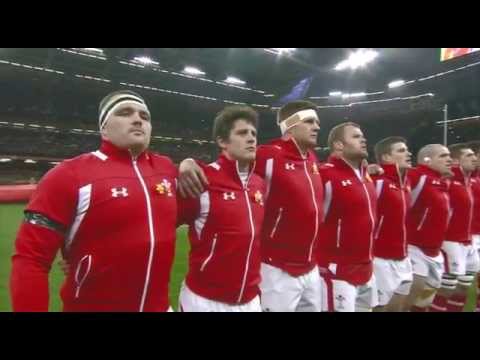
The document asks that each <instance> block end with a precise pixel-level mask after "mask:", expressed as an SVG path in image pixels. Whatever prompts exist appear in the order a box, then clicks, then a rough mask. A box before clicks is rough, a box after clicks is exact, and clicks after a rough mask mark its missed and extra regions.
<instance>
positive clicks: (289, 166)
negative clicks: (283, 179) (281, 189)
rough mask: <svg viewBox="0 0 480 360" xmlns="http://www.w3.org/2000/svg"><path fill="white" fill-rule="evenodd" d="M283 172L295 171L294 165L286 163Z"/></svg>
mask: <svg viewBox="0 0 480 360" xmlns="http://www.w3.org/2000/svg"><path fill="white" fill-rule="evenodd" d="M285 170H295V164H292V163H286V164H285Z"/></svg>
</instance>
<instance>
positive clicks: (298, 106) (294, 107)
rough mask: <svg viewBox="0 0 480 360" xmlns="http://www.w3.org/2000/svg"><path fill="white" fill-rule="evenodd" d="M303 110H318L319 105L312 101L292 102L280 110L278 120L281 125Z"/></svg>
mask: <svg viewBox="0 0 480 360" xmlns="http://www.w3.org/2000/svg"><path fill="white" fill-rule="evenodd" d="M302 110H315V111H316V110H317V105H316V104H314V103H313V102H311V101H307V100H296V101H291V102H289V103H287V104H285V105H283V106H282V107H281V108H280V110H278V115H277V120H278V123H281V122H283V121H285V120H286V119H288V118H289V117H290V116H292V115H294V114H296V113H297V112H299V111H302Z"/></svg>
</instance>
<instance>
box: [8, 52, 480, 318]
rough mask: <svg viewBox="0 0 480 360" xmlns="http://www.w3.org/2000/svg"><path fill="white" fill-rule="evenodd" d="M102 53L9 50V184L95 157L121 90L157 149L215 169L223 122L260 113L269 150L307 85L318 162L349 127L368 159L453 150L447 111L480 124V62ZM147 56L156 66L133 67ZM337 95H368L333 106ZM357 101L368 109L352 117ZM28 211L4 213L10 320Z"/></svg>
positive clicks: (461, 124)
mask: <svg viewBox="0 0 480 360" xmlns="http://www.w3.org/2000/svg"><path fill="white" fill-rule="evenodd" d="M102 50H103V55H99V54H98V53H92V52H85V51H83V50H81V49H74V48H0V185H12V184H22V183H29V182H30V183H34V182H38V180H39V179H40V178H41V177H42V176H43V174H44V173H45V172H46V171H48V170H49V169H50V168H52V167H53V166H55V164H56V163H57V162H58V161H61V160H62V159H65V158H70V157H74V156H76V155H79V154H81V153H83V152H88V151H93V150H96V149H97V148H98V145H99V135H98V133H97V130H98V129H97V107H98V103H99V101H100V100H101V98H102V97H103V96H105V95H106V94H107V93H108V92H110V91H113V90H116V89H120V88H124V89H131V90H133V91H136V92H138V93H140V94H141V95H142V96H144V97H145V99H146V100H147V103H148V104H149V107H150V110H151V113H152V119H153V139H152V145H151V147H152V148H153V149H154V150H156V151H158V152H160V153H163V154H166V155H168V156H170V157H172V158H173V159H174V161H175V162H177V163H178V162H179V161H181V160H182V159H183V158H185V157H189V156H193V157H195V158H199V159H202V160H204V161H211V160H213V159H215V156H216V154H217V152H216V148H215V145H214V144H213V142H212V141H211V138H210V130H211V125H212V122H213V118H214V117H215V114H216V113H217V112H218V111H220V110H221V109H222V108H223V107H224V106H226V105H229V104H232V103H245V104H248V105H252V106H253V107H254V108H255V109H256V110H257V111H258V112H259V113H260V117H261V123H260V129H259V132H260V133H259V138H260V142H265V141H268V140H269V139H272V138H275V137H277V136H278V135H279V131H278V128H277V126H276V125H275V110H276V107H277V106H278V104H279V100H280V99H281V98H282V97H284V96H285V95H288V94H290V95H292V89H293V88H294V87H295V86H296V85H298V84H299V83H300V82H301V81H302V80H303V79H307V78H308V79H311V84H310V87H309V88H308V91H307V92H306V93H305V94H302V95H303V98H305V99H309V100H311V101H313V102H315V103H317V104H318V105H319V106H320V108H319V114H320V119H321V126H322V130H321V137H320V142H319V147H318V149H317V151H318V155H319V156H320V158H321V159H322V160H323V159H325V157H326V149H325V146H326V137H327V134H328V131H329V130H330V129H331V128H332V127H333V126H334V125H336V124H338V123H340V122H343V121H345V120H346V119H348V120H351V121H355V122H358V123H359V124H361V125H362V127H363V129H364V132H365V133H366V136H367V138H368V141H369V148H371V146H372V145H373V144H375V142H377V141H378V140H380V139H381V138H383V137H385V136H389V135H401V136H405V137H406V138H407V139H408V140H409V144H410V147H411V149H413V150H414V152H416V150H418V149H419V147H421V146H422V145H424V144H427V143H441V142H443V128H442V126H441V124H437V122H439V121H443V119H444V112H443V109H444V106H445V105H448V119H458V118H465V117H467V118H468V117H475V116H478V115H480V66H477V65H480V52H477V53H473V54H470V55H466V56H462V57H459V58H456V59H452V60H449V61H445V62H441V61H440V49H439V48H401V49H398V48H377V49H375V50H376V51H378V53H379V56H378V57H377V58H376V59H375V60H374V61H373V62H372V63H370V64H368V65H367V66H366V67H365V68H362V69H357V70H355V71H350V70H346V71H335V70H333V69H334V67H335V65H336V64H337V63H338V62H339V61H341V60H343V59H344V58H345V57H346V56H347V55H348V53H349V52H351V51H353V50H356V49H340V48H299V49H296V50H295V51H294V52H293V53H291V54H287V55H285V54H282V55H278V54H276V53H275V51H271V49H261V48H154V49H152V48H148V49H143V48H115V49H113V48H104V49H102ZM268 50H270V51H268ZM137 56H147V57H150V58H151V59H152V60H154V61H155V62H158V64H150V65H141V64H138V63H137V64H133V63H132V59H134V58H135V57H137ZM477 63H478V64H477ZM185 66H195V67H197V68H199V69H201V70H202V71H203V72H205V75H203V76H192V75H187V76H186V74H185V73H184V72H183V69H184V67H185ZM454 70H455V71H454ZM433 75H437V76H433ZM227 76H235V77H236V78H239V79H241V80H243V81H245V82H246V84H244V85H236V87H233V86H228V84H226V83H224V82H223V81H224V80H225V79H226V77H227ZM199 78H200V79H199ZM398 79H403V80H405V81H410V80H417V81H415V82H413V83H411V84H407V85H404V86H401V87H398V88H393V89H389V88H388V86H387V85H388V84H389V83H390V82H391V81H393V80H398ZM145 87H147V88H145ZM297 90H298V87H297ZM304 90H305V89H304ZM334 90H336V91H342V92H343V93H358V92H365V93H367V95H365V96H361V97H355V98H349V99H342V98H341V97H334V96H329V93H330V92H332V91H334ZM372 93H377V94H372ZM427 94H428V95H427ZM395 98H397V99H396V100H388V99H395ZM385 100H388V101H385ZM352 102H355V103H357V102H362V103H361V104H358V105H353V106H349V107H348V106H345V105H348V104H350V103H352ZM334 105H336V107H333V106H334ZM447 134H448V143H449V144H451V143H456V142H463V141H470V140H478V139H480V119H479V118H473V119H467V120H465V121H458V122H454V123H451V124H450V125H449V127H448V132H447ZM2 159H10V160H2ZM25 160H27V162H25ZM28 160H30V161H28ZM370 160H372V161H373V158H372V159H370ZM23 206H24V204H3V205H0V311H9V310H10V305H9V297H8V276H9V272H10V256H11V253H12V246H13V241H14V238H15V233H16V230H17V227H18V224H19V222H20V221H21V216H22V209H23ZM179 234H180V235H179V241H178V247H177V248H178V254H177V263H176V266H175V270H174V274H173V275H172V276H173V278H172V303H173V304H174V305H176V302H177V299H176V297H177V293H178V288H179V285H180V282H181V280H182V278H183V274H184V272H185V268H186V259H185V256H186V253H187V251H188V247H187V243H186V240H185V229H180V230H179ZM61 279H62V275H61V273H60V272H59V270H58V266H56V265H55V266H54V267H53V273H52V282H51V283H52V287H53V289H52V290H53V291H52V301H51V304H52V306H51V309H52V310H54V311H58V310H59V309H60V304H59V301H58V296H57V293H58V290H57V289H58V287H59V283H60V282H61ZM469 306H470V305H469Z"/></svg>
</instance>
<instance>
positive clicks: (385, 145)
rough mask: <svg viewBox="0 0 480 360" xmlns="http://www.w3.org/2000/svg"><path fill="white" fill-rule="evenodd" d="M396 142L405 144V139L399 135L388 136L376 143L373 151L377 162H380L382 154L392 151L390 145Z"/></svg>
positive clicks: (388, 153)
mask: <svg viewBox="0 0 480 360" xmlns="http://www.w3.org/2000/svg"><path fill="white" fill-rule="evenodd" d="M398 143H404V144H406V143H407V140H406V139H405V138H403V137H401V136H390V137H387V138H385V139H382V140H380V141H379V142H378V143H376V144H375V149H374V151H375V158H376V159H377V163H381V162H382V156H383V155H390V154H391V153H392V146H393V145H394V144H398Z"/></svg>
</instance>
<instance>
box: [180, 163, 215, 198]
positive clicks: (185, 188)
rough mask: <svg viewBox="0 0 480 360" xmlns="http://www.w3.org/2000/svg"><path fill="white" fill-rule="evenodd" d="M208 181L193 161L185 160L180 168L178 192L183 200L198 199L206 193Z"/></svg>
mask: <svg viewBox="0 0 480 360" xmlns="http://www.w3.org/2000/svg"><path fill="white" fill-rule="evenodd" d="M207 185H208V179H207V177H206V175H205V172H204V171H203V169H202V168H201V167H200V166H199V165H198V164H197V163H196V162H195V160H193V159H185V160H183V161H182V162H181V163H180V166H179V168H178V190H179V191H180V195H181V196H182V197H183V198H187V197H191V198H197V197H199V196H200V194H201V193H203V192H204V191H205V187H206V186H207Z"/></svg>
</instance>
